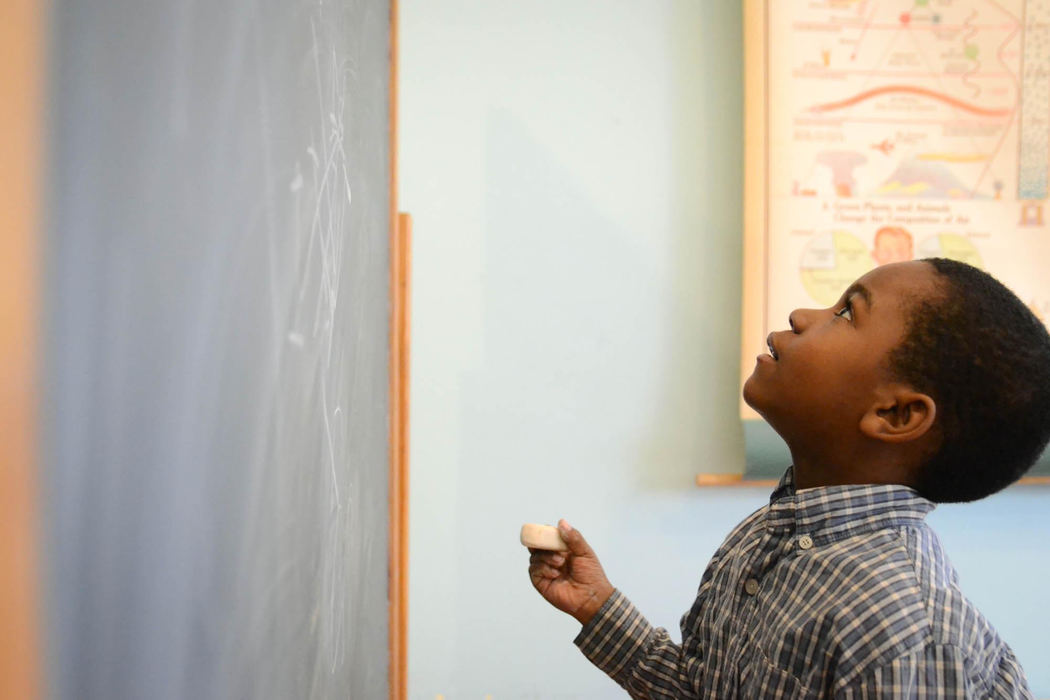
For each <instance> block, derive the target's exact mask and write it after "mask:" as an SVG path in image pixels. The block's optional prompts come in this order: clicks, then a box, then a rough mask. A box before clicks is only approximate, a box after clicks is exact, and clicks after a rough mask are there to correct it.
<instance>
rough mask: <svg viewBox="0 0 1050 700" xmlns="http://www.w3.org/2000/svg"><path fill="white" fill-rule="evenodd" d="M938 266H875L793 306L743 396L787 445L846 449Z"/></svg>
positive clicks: (930, 290)
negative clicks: (831, 302) (824, 296)
mask: <svg viewBox="0 0 1050 700" xmlns="http://www.w3.org/2000/svg"><path fill="white" fill-rule="evenodd" d="M936 274H937V273H936V271H935V270H934V269H933V267H932V266H930V265H929V264H927V263H924V262H919V261H910V262H901V263H893V264H890V265H884V266H882V267H877V268H875V269H874V270H872V271H871V272H869V273H868V274H866V275H864V276H863V277H861V278H860V279H858V280H857V281H856V282H854V283H853V284H852V285H851V286H850V287H849V289H847V290H846V292H845V293H844V294H843V295H842V297H841V298H840V299H839V301H838V303H837V304H836V305H835V306H833V307H831V308H828V309H797V310H795V311H793V312H792V313H791V315H790V318H789V320H790V325H791V327H792V330H785V331H779V332H776V333H771V334H770V335H769V344H770V346H771V351H772V354H764V355H760V356H759V357H758V361H757V363H756V364H755V369H754V371H753V372H752V373H751V376H750V377H749V378H748V380H747V381H746V382H745V383H744V400H745V401H747V403H748V405H750V406H751V407H752V408H754V409H755V410H756V411H758V412H759V413H760V414H761V415H762V416H763V417H764V418H765V419H766V420H767V421H768V422H769V424H770V425H771V426H773V428H774V429H775V430H776V431H777V432H778V433H780V436H781V437H783V438H784V440H785V441H786V442H787V443H788V445H789V446H790V447H791V448H792V452H793V454H794V453H795V451H796V450H801V451H803V452H810V453H812V452H814V451H815V452H817V453H826V454H841V455H843V456H846V455H848V454H850V449H851V447H852V446H853V444H855V442H854V441H856V440H857V438H858V437H859V436H860V432H859V424H860V419H861V417H863V416H864V414H865V413H866V412H867V411H868V409H869V408H871V406H872V405H873V404H874V403H875V401H876V391H877V389H878V388H879V387H880V386H881V385H883V384H885V383H888V382H891V381H892V380H893V377H892V376H891V375H890V372H889V366H888V354H889V352H890V351H891V350H893V349H894V348H896V347H897V345H898V344H899V343H900V342H901V340H902V339H903V337H904V333H905V331H906V327H907V322H908V318H909V310H910V308H911V306H912V304H913V303H914V301H915V300H917V299H923V298H930V297H931V296H934V295H936V294H937V293H938V292H937V286H936Z"/></svg>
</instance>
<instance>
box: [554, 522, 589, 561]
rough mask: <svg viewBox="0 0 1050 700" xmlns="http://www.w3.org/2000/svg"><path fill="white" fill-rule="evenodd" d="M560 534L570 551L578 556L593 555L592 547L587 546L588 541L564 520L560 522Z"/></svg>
mask: <svg viewBox="0 0 1050 700" xmlns="http://www.w3.org/2000/svg"><path fill="white" fill-rule="evenodd" d="M558 532H559V533H560V534H561V538H562V539H563V540H565V544H566V545H568V547H569V551H570V552H572V553H573V554H575V555H577V556H581V555H584V554H591V553H592V552H591V547H590V545H588V544H587V540H585V539H583V535H581V534H580V531H579V530H577V529H576V528H574V527H573V526H572V525H570V524H569V523H568V522H566V520H565V519H564V518H562V519H561V520H559V521H558Z"/></svg>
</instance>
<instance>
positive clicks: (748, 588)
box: [744, 578, 758, 595]
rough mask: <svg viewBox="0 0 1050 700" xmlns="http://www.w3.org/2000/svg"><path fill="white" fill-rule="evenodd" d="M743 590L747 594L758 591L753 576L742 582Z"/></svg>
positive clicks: (756, 582)
mask: <svg viewBox="0 0 1050 700" xmlns="http://www.w3.org/2000/svg"><path fill="white" fill-rule="evenodd" d="M744 592H745V593H747V594H748V595H754V594H756V593H758V581H756V580H755V579H753V578H749V579H748V580H747V581H745V582H744Z"/></svg>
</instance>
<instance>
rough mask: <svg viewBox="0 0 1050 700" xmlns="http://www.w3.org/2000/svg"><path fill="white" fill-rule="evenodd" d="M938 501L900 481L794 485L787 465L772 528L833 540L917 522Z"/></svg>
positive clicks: (770, 517) (772, 508)
mask: <svg viewBox="0 0 1050 700" xmlns="http://www.w3.org/2000/svg"><path fill="white" fill-rule="evenodd" d="M935 507H936V504H935V503H933V502H932V501H929V500H927V499H925V498H923V497H922V496H920V495H919V494H918V493H917V492H916V491H915V489H912V488H910V487H908V486H901V485H899V484H849V485H845V486H820V487H817V488H812V489H802V490H801V491H797V490H796V489H795V474H794V469H793V468H792V467H788V469H787V471H786V472H784V476H783V477H781V479H780V483H779V484H778V485H777V488H776V490H774V491H773V494H772V496H770V503H769V511H768V512H767V514H766V528H767V529H769V530H782V531H794V532H795V533H796V534H798V535H802V534H806V535H810V536H811V537H812V538H813V540H814V542H816V543H818V544H819V543H821V542H831V541H835V540H840V539H845V538H847V537H852V536H853V535H858V534H862V533H865V532H872V531H874V530H881V529H885V528H890V527H906V526H914V525H917V524H919V523H921V522H922V521H923V519H924V518H925V517H926V514H927V513H929V512H930V511H931V510H933V509H934V508H935Z"/></svg>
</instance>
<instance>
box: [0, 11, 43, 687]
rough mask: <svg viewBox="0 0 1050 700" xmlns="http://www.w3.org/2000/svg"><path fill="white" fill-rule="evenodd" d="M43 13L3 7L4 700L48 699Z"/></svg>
mask: <svg viewBox="0 0 1050 700" xmlns="http://www.w3.org/2000/svg"><path fill="white" fill-rule="evenodd" d="M44 20H45V7H44V4H43V3H42V2H40V0H5V2H4V3H3V4H2V5H0V104H2V105H4V107H3V109H0V173H2V177H0V183H2V186H0V426H2V428H0V430H2V431H3V437H2V438H0V697H2V698H26V699H30V700H31V699H33V698H38V697H41V696H42V695H43V675H42V669H43V662H42V658H41V651H42V647H41V640H42V626H41V624H40V621H41V615H40V610H39V598H38V593H37V592H38V590H39V588H38V581H39V575H38V566H39V562H40V556H39V551H40V550H39V540H38V530H37V526H38V517H39V516H38V504H37V473H38V469H37V465H38V464H39V459H38V455H37V445H36V440H37V434H38V432H37V406H38V405H39V382H38V380H37V376H38V362H37V360H36V358H37V354H38V349H39V347H40V343H39V338H38V323H39V318H40V313H39V312H40V308H41V298H40V291H39V269H40V266H39V256H40V249H41V246H40V240H41V238H40V232H41V189H42V174H43V162H44V149H43V123H44V109H43V100H44V79H45V74H46V73H45V41H44V36H45V35H44Z"/></svg>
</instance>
